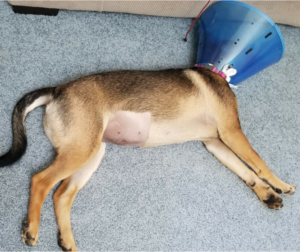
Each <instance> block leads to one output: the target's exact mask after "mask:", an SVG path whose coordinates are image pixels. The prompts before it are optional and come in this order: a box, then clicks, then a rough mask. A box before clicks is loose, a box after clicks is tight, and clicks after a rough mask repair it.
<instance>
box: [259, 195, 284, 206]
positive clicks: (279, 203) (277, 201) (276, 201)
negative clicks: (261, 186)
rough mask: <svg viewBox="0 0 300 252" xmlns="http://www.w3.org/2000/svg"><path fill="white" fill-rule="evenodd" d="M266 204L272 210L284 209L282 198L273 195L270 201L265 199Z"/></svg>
mask: <svg viewBox="0 0 300 252" xmlns="http://www.w3.org/2000/svg"><path fill="white" fill-rule="evenodd" d="M263 202H264V204H265V205H266V206H267V207H268V208H271V209H276V210H278V209H280V208H282V207H283V204H282V198H280V197H279V196H278V195H275V194H273V193H271V194H270V196H269V198H268V199H263Z"/></svg>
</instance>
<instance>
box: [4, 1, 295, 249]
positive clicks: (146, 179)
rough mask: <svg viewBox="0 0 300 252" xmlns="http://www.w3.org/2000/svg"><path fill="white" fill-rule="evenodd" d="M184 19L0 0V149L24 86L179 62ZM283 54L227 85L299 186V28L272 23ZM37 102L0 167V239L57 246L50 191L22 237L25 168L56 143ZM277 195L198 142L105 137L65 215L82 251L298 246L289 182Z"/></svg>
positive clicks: (262, 149)
mask: <svg viewBox="0 0 300 252" xmlns="http://www.w3.org/2000/svg"><path fill="white" fill-rule="evenodd" d="M191 22H192V20H191V19H179V18H163V17H149V16H139V15H130V14H116V13H96V12H77V11H60V12H59V14H58V16H56V17H46V16H33V15H20V14H14V13H13V11H12V9H11V7H10V5H9V4H8V3H6V2H0V38H1V40H0V139H1V140H0V153H1V154H2V153H4V152H5V151H7V150H8V148H9V147H10V145H11V141H12V135H11V115H12V111H13V108H14V106H15V104H16V102H17V101H18V100H19V99H20V98H21V97H22V96H23V95H24V94H26V93H27V92H29V91H32V90H35V89H38V88H41V87H47V86H56V85H59V84H63V83H66V82H68V81H71V80H74V79H76V78H78V77H81V76H84V75H88V74H92V73H98V72H103V71H111V70H118V69H137V70H142V69H143V70H154V69H167V68H182V67H184V68H188V67H192V66H193V64H194V63H195V62H196V51H197V35H196V32H195V31H196V29H193V31H192V33H191V34H190V36H189V40H188V42H186V43H185V42H183V38H184V36H185V33H186V31H187V30H188V29H189V26H190V24H191ZM279 28H280V29H281V31H282V34H283V37H284V39H285V43H286V52H285V55H284V57H283V59H282V60H281V61H280V62H279V63H277V64H276V65H274V66H272V67H269V68H268V69H266V70H264V71H262V72H260V73H259V74H257V75H255V76H254V77H252V78H250V79H248V80H246V81H244V82H243V84H242V86H241V87H240V88H238V89H237V90H234V92H235V94H236V96H237V99H238V103H239V113H240V121H241V125H242V129H243V131H244V133H245V135H246V136H247V137H248V139H249V141H250V143H251V144H252V146H253V147H254V149H255V150H256V151H257V152H258V153H259V155H260V156H261V157H262V158H263V159H264V160H265V162H266V163H267V164H268V166H269V167H270V168H271V170H272V171H273V172H274V173H275V174H276V175H277V176H278V177H280V178H281V179H282V180H284V181H286V182H288V183H291V184H294V185H295V186H296V187H298V188H299V187H300V186H299V183H300V181H299V178H300V169H299V167H298V166H299V163H300V155H299V150H300V141H299V139H298V137H299V135H300V134H299V125H300V116H299V112H300V102H299V97H300V81H299V76H298V72H299V69H300V59H299V55H300V46H299V37H300V29H299V28H294V27H288V26H284V25H280V26H279ZM43 111H44V109H43V108H42V107H40V108H37V109H36V110H34V111H33V112H31V113H30V114H29V115H28V117H27V119H26V130H27V134H28V148H27V151H26V154H25V155H24V156H23V157H22V159H21V160H20V161H18V162H17V163H15V164H14V165H12V166H10V167H5V168H3V169H1V170H0V227H1V228H0V237H1V241H0V250H1V251H49V250H51V251H58V250H59V247H58V246H57V232H58V229H57V224H56V220H55V215H54V208H53V201H52V195H53V192H54V190H55V188H54V189H53V190H52V191H51V192H50V194H49V195H48V196H47V198H46V200H45V203H44V206H43V209H42V216H41V225H40V230H39V241H38V244H37V246H36V247H35V248H29V247H27V246H25V245H23V243H22V241H21V236H20V234H21V222H22V220H23V219H24V218H25V217H26V214H27V206H28V199H29V188H30V179H31V177H32V175H34V174H36V173H38V172H39V171H41V170H43V169H45V168H46V167H47V166H48V165H49V164H51V162H52V161H53V160H54V157H55V153H54V150H53V148H52V146H51V145H50V143H49V141H48V139H47V137H46V136H45V134H44V131H43V127H42V122H43V121H42V119H43V113H44V112H43ZM283 200H284V207H283V208H282V209H281V210H279V211H275V210H271V209H268V208H266V207H264V206H263V204H262V203H261V202H260V201H259V200H258V198H257V196H256V195H255V194H254V192H253V191H252V190H251V189H249V188H248V187H247V186H246V185H245V184H244V183H243V182H242V181H241V180H240V179H239V178H238V177H237V176H236V175H235V174H234V173H232V172H231V171H230V170H229V169H227V168H226V167H224V166H223V165H222V164H221V163H219V161H218V160H217V159H215V158H214V157H213V156H212V155H211V154H210V153H208V152H207V150H206V149H205V148H204V147H203V145H202V143H201V142H196V141H194V142H188V143H184V144H174V145H170V146H162V147H157V148H149V149H139V148H134V147H119V146H116V145H111V144H108V145H107V150H106V155H105V157H104V159H103V161H102V163H101V165H100V167H99V168H98V170H97V171H96V172H95V173H94V175H93V176H92V178H91V179H90V181H89V182H88V183H87V185H86V186H85V187H84V188H83V189H82V190H81V191H80V192H79V193H78V195H77V197H76V198H75V201H74V204H73V207H72V213H71V221H72V226H73V231H74V236H75V240H76V242H77V248H78V249H79V250H84V251H95V250H103V251H112V250H125V251H141V250H143V251H158V250H164V251H169V250H171V251H187V250H189V251H195V250H197V251H208V250H210V251H225V250H226V251H229V250H234V251H237V250H239V251H241V250H245V251H250V250H251V251H296V250H300V238H299V233H300V216H299V214H300V193H299V192H297V190H296V193H295V194H294V195H292V196H290V197H287V196H283Z"/></svg>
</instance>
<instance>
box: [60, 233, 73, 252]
mask: <svg viewBox="0 0 300 252" xmlns="http://www.w3.org/2000/svg"><path fill="white" fill-rule="evenodd" d="M68 240H69V241H68ZM57 244H58V246H59V247H60V248H61V250H62V251H77V248H76V246H75V244H74V241H73V237H72V238H71V239H66V238H64V239H63V238H62V236H61V233H60V232H58V235H57Z"/></svg>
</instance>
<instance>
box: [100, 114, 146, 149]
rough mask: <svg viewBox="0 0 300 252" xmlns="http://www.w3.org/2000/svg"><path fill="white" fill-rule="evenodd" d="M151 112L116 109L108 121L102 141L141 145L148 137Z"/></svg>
mask: <svg viewBox="0 0 300 252" xmlns="http://www.w3.org/2000/svg"><path fill="white" fill-rule="evenodd" d="M150 123H151V113H150V112H145V113H135V112H131V111H118V112H117V113H116V114H115V115H114V117H113V118H112V119H111V120H110V121H109V122H108V125H107V127H106V129H105V131H104V135H103V142H106V143H113V144H118V145H124V146H141V145H143V144H144V143H145V142H146V141H147V140H148V137H149V129H150Z"/></svg>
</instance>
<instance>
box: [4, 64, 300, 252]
mask: <svg viewBox="0 0 300 252" xmlns="http://www.w3.org/2000/svg"><path fill="white" fill-rule="evenodd" d="M41 105H46V112H45V118H44V128H45V132H46V135H47V136H48V138H49V139H50V141H51V143H52V145H53V146H54V148H55V150H56V152H57V156H56V159H55V161H54V162H53V163H52V165H50V166H49V167H48V168H47V169H45V170H44V171H42V172H40V173H38V174H37V175H35V176H33V178H32V181H31V193H30V202H29V209H28V218H27V220H26V221H24V223H23V225H22V236H23V241H24V242H25V243H26V244H27V245H29V246H32V245H35V244H36V243H37V240H38V231H39V222H40V215H41V209H42V204H43V202H44V200H45V198H46V196H47V194H48V193H49V191H50V190H51V189H52V188H53V187H54V185H55V184H56V183H58V182H59V181H62V183H61V185H60V186H59V187H58V189H57V191H56V192H55V194H54V196H53V200H54V204H55V213H56V217H57V223H58V228H59V231H60V237H59V244H60V246H61V248H62V249H63V250H67V251H75V250H76V245H75V241H74V238H73V234H72V229H71V222H70V210H71V205H72V202H73V200H74V198H75V195H76V193H77V192H78V191H79V190H80V189H81V188H82V187H83V186H84V185H85V184H86V182H87V181H88V180H89V178H90V177H91V176H92V174H93V172H94V171H95V170H96V169H97V167H98V166H99V164H100V161H101V159H102V158H103V155H104V152H105V145H106V143H115V144H119V145H127V146H141V147H154V146H159V145H166V144H172V143H181V142H186V141H191V140H199V141H202V142H203V143H204V144H205V146H206V148H207V149H208V150H209V151H210V152H211V153H212V154H213V155H214V156H215V157H216V158H217V159H219V160H220V162H222V163H223V164H224V165H226V166H227V167H228V168H229V169H230V170H232V171H233V172H234V173H236V174H237V175H238V176H239V177H240V178H241V179H242V180H243V181H244V182H245V183H246V184H247V185H248V186H249V187H250V188H251V189H252V190H253V191H254V192H255V193H256V194H257V196H258V198H259V199H260V201H261V202H262V203H263V204H264V205H265V206H267V207H269V208H273V209H280V208H281V207H282V206H283V204H282V199H281V197H280V196H279V195H278V194H279V193H283V194H292V193H293V192H294V191H295V187H294V186H292V185H289V184H286V183H284V182H283V181H281V180H280V179H278V178H277V177H276V176H275V175H274V174H273V173H272V172H271V171H270V170H269V168H268V167H267V165H266V164H265V162H264V161H263V160H262V159H261V158H260V157H259V156H258V155H257V153H256V152H255V151H254V150H253V149H252V147H251V146H250V144H249V142H248V140H247V138H246V137H245V135H244V134H243V132H242V130H241V127H240V123H239V118H238V109H237V101H236V98H235V95H234V93H233V92H232V91H231V89H230V87H229V85H228V83H227V81H226V80H225V79H223V78H222V77H221V76H220V75H217V74H216V73H213V72H211V71H210V70H208V69H204V68H192V69H174V70H164V71H151V72H147V71H119V72H107V73H101V74H97V75H91V76H87V77H83V78H81V79H78V80H75V81H73V82H70V83H68V84H65V85H62V86H58V87H54V88H45V89H40V90H37V91H34V92H31V93H29V94H27V95H25V96H24V97H23V98H22V99H21V100H20V101H19V102H18V104H17V105H16V107H15V109H14V112H13V136H14V137H13V144H12V147H11V149H10V150H9V151H8V152H7V153H6V154H5V155H3V156H2V157H0V166H2V167H3V166H5V165H9V164H12V163H13V162H15V161H17V160H18V159H19V158H20V157H21V156H22V154H23V153H24V152H25V149H26V145H27V141H26V131H25V125H24V121H25V118H26V115H27V114H28V113H29V112H30V111H32V110H33V109H35V108H36V107H38V106H41ZM238 157H240V158H241V159H242V160H243V161H244V162H246V163H247V164H248V165H249V166H250V167H251V168H252V170H251V169H249V168H247V166H246V165H245V164H244V163H243V162H242V161H241V160H240V159H239V158H238Z"/></svg>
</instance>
